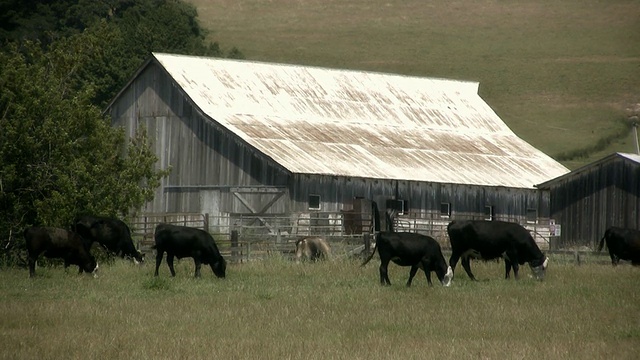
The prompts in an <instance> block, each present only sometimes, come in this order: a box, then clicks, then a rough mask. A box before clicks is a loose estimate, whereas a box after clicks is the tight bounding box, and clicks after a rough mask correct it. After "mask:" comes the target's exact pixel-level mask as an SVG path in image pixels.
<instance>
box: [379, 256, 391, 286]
mask: <svg viewBox="0 0 640 360" xmlns="http://www.w3.org/2000/svg"><path fill="white" fill-rule="evenodd" d="M388 266H389V259H387V260H383V259H380V284H382V285H391V281H389V274H388V272H387V267H388Z"/></svg>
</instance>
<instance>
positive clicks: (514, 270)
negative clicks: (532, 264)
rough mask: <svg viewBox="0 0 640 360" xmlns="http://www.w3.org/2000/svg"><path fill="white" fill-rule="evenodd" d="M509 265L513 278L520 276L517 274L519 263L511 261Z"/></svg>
mask: <svg viewBox="0 0 640 360" xmlns="http://www.w3.org/2000/svg"><path fill="white" fill-rule="evenodd" d="M511 266H513V278H514V279H516V280H518V279H519V278H520V277H519V276H518V271H519V270H520V265H518V261H517V260H516V261H512V262H511Z"/></svg>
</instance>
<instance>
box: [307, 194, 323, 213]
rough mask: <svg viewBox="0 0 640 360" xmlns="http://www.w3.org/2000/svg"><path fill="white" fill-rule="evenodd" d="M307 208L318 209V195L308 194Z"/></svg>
mask: <svg viewBox="0 0 640 360" xmlns="http://www.w3.org/2000/svg"><path fill="white" fill-rule="evenodd" d="M309 210H320V195H309Z"/></svg>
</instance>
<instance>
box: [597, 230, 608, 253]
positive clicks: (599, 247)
mask: <svg viewBox="0 0 640 360" xmlns="http://www.w3.org/2000/svg"><path fill="white" fill-rule="evenodd" d="M606 238H607V232H606V231H605V233H604V236H603V237H602V239H600V244H598V252H600V251H602V248H603V247H604V240H605V239H606Z"/></svg>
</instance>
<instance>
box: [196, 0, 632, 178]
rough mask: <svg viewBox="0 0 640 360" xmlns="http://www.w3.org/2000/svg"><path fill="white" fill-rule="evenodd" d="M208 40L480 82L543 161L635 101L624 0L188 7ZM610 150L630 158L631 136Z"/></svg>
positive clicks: (250, 2) (274, 58)
mask: <svg viewBox="0 0 640 360" xmlns="http://www.w3.org/2000/svg"><path fill="white" fill-rule="evenodd" d="M190 1H191V2H192V3H193V4H195V5H196V6H197V7H198V12H199V18H200V21H201V22H202V24H203V25H204V26H205V27H207V28H209V29H211V30H212V31H213V33H212V34H211V36H210V38H211V39H212V40H214V41H219V42H220V43H221V45H222V46H223V48H227V49H228V48H230V47H232V46H236V47H238V48H240V49H241V51H242V52H243V53H244V54H245V55H246V56H247V58H249V59H252V60H263V61H271V62H285V63H295V64H306V65H319V66H327V67H339V68H352V69H364V70H373V71H383V72H392V73H401V74H412V75H420V76H432V77H446V78H454V79H465V80H473V81H478V82H480V94H481V96H483V98H484V99H485V100H486V101H487V102H488V103H489V104H490V105H491V106H492V107H493V108H494V109H495V110H496V112H497V113H498V115H500V116H501V117H502V119H503V120H505V122H506V123H507V124H508V125H509V126H510V127H511V128H512V129H513V130H514V131H515V132H516V133H517V134H519V135H520V136H522V137H523V138H524V139H525V140H527V141H529V142H530V143H531V144H532V145H534V146H536V147H538V148H540V149H541V150H543V151H545V152H546V153H548V154H550V155H552V156H554V155H558V154H560V153H563V152H568V151H571V150H575V149H577V148H582V147H585V146H587V145H589V144H592V143H593V142H595V141H597V140H598V139H599V138H600V137H601V136H603V135H606V134H609V133H615V132H616V130H617V127H618V126H620V124H619V122H618V120H619V119H620V118H624V117H625V116H626V109H627V107H629V106H630V105H631V104H635V103H640V96H639V95H638V94H640V68H639V65H640V47H639V46H637V45H638V44H639V43H640V31H638V29H639V28H638V20H637V14H638V12H640V4H639V3H638V2H637V1H631V0H613V1H597V0H588V1H581V0H569V1H548V0H545V1H541V0H536V1H515V2H508V3H505V2H501V1H495V0H481V1H462V0H458V1H446V2H442V1H424V0H406V1H380V0H353V1H348V2H345V1H338V0H322V1H321V0H315V1H304V0H298V1H295V0H271V1H262V0H190ZM613 151H626V152H632V151H634V144H633V143H632V139H631V136H629V137H628V138H623V139H620V140H619V141H616V142H614V143H613V144H611V145H610V146H609V147H607V149H605V150H604V151H602V152H600V153H596V154H592V155H591V156H590V157H588V158H586V159H577V160H574V161H566V162H565V164H566V165H568V166H570V167H572V168H575V167H577V166H580V165H583V164H585V163H587V162H589V161H593V160H595V159H598V158H600V157H601V156H602V155H603V154H604V155H606V154H609V153H611V152H613Z"/></svg>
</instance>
